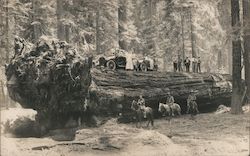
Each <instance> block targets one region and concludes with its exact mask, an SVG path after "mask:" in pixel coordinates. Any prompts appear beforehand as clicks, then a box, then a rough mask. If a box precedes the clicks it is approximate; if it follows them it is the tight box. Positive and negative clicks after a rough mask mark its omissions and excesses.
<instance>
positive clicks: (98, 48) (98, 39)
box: [95, 0, 101, 54]
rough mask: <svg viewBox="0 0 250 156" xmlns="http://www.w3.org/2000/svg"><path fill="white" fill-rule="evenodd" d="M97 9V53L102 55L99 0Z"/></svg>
mask: <svg viewBox="0 0 250 156" xmlns="http://www.w3.org/2000/svg"><path fill="white" fill-rule="evenodd" d="M97 1H98V2H97V9H96V17H95V18H96V19H95V20H96V28H95V29H96V52H97V54H100V53H101V43H100V42H101V40H100V36H101V31H100V8H101V7H100V0H97Z"/></svg>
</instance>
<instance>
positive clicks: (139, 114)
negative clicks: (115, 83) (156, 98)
mask: <svg viewBox="0 0 250 156" xmlns="http://www.w3.org/2000/svg"><path fill="white" fill-rule="evenodd" d="M131 109H132V110H133V111H135V114H136V127H138V122H139V124H140V127H141V122H142V119H143V116H144V113H145V115H146V119H147V120H148V123H147V127H148V126H149V124H150V123H151V126H152V127H154V115H153V109H152V108H150V107H145V106H144V107H142V106H140V105H139V104H138V103H137V102H136V101H135V100H133V102H132V105H131Z"/></svg>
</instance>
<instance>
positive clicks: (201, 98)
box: [90, 69, 232, 113]
mask: <svg viewBox="0 0 250 156" xmlns="http://www.w3.org/2000/svg"><path fill="white" fill-rule="evenodd" d="M91 75H92V78H93V83H92V85H91V89H90V92H91V95H93V97H95V98H94V99H95V100H97V101H96V102H97V103H99V109H101V111H104V112H105V111H106V113H109V112H110V111H112V110H111V109H114V108H116V105H119V104H122V105H123V110H124V111H125V110H129V108H130V106H131V102H132V100H134V99H136V100H137V99H138V97H139V96H140V95H143V97H144V98H145V99H146V104H147V105H148V106H151V107H152V108H154V109H155V110H157V107H158V104H159V102H165V101H166V97H167V91H166V90H167V89H168V88H169V89H170V90H171V94H172V95H173V96H174V97H175V99H176V102H177V103H180V104H181V107H182V108H183V110H185V107H186V99H187V97H188V95H189V94H190V90H191V89H196V90H198V95H197V97H198V104H199V106H201V107H203V106H206V105H209V104H213V103H214V104H221V103H230V97H231V89H232V88H231V79H230V76H228V75H219V74H205V73H204V74H192V73H189V74H187V73H172V72H156V71H151V72H150V71H149V72H127V71H115V72H113V71H101V70H97V69H92V71H91Z"/></svg>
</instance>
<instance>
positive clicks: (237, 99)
mask: <svg viewBox="0 0 250 156" xmlns="http://www.w3.org/2000/svg"><path fill="white" fill-rule="evenodd" d="M231 16H232V27H233V41H232V46H233V94H232V100H231V113H232V114H239V113H241V112H242V107H241V106H242V104H241V101H242V100H241V99H242V80H241V40H240V7H239V1H238V0H231Z"/></svg>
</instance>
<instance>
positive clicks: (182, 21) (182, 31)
mask: <svg viewBox="0 0 250 156" xmlns="http://www.w3.org/2000/svg"><path fill="white" fill-rule="evenodd" d="M183 14H184V12H183V7H182V8H181V39H182V60H184V59H185V38H184V36H185V34H184V19H183V18H184V15H183Z"/></svg>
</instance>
